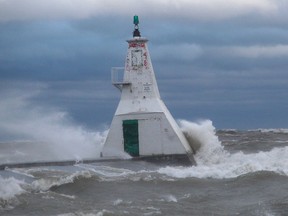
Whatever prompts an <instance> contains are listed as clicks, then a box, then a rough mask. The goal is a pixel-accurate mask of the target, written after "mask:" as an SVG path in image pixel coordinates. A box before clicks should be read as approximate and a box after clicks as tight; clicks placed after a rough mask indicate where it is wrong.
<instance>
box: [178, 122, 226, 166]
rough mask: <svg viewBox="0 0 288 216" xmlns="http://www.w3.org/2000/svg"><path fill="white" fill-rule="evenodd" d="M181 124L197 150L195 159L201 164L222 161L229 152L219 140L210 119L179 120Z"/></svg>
mask: <svg viewBox="0 0 288 216" xmlns="http://www.w3.org/2000/svg"><path fill="white" fill-rule="evenodd" d="M179 125H180V128H181V130H182V131H183V133H184V134H185V136H186V137H187V138H188V141H189V142H190V143H191V144H190V145H192V146H193V147H194V148H193V149H195V150H196V155H195V159H196V160H197V163H199V164H209V163H210V164H215V163H219V162H220V161H222V160H223V159H224V158H225V157H226V155H227V152H226V151H225V150H224V148H223V146H222V145H221V142H220V141H219V139H218V137H217V135H216V130H215V127H214V126H213V124H212V121H210V120H201V121H198V122H189V121H187V120H179Z"/></svg>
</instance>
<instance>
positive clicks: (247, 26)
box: [0, 0, 288, 130]
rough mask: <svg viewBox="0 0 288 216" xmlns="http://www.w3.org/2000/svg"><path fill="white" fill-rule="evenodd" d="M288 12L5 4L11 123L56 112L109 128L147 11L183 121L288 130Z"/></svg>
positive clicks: (267, 1) (167, 2)
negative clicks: (116, 73) (117, 72)
mask: <svg viewBox="0 0 288 216" xmlns="http://www.w3.org/2000/svg"><path fill="white" fill-rule="evenodd" d="M287 11H288V1H286V0H229V1H227V0H157V1H155V0H141V1H133V0H121V1H115V0H114V1H113V0H105V1H102V0H81V1H80V0H21V1H20V0H0V112H1V114H0V118H2V119H0V120H1V122H2V123H1V124H2V127H3V125H4V124H5V125H11V127H10V129H11V128H12V129H11V130H13V124H12V123H13V122H14V124H16V123H17V124H22V123H23V122H26V123H27V121H28V120H27V116H28V117H29V118H30V117H31V118H32V116H33V118H37V116H38V117H39V116H41V115H46V116H51V117H53V116H55V115H53V113H65V116H68V117H65V118H69V121H73V122H76V123H77V124H79V125H84V126H86V127H88V128H92V129H96V128H101V127H104V125H109V124H110V122H111V120H112V117H113V114H114V112H115V110H116V107H117V104H118V102H119V98H120V92H119V91H118V90H117V89H116V88H114V87H113V86H112V85H111V82H110V69H111V67H115V66H120V67H121V66H123V65H124V60H125V57H126V51H127V43H126V41H125V40H126V39H129V38H131V37H132V31H133V16H134V15H135V14H137V15H139V19H140V24H139V26H140V31H141V35H142V36H144V37H146V38H148V39H149V43H148V47H149V51H150V55H151V58H152V63H153V66H154V71H155V74H156V77H157V81H158V86H159V90H160V94H161V97H162V99H163V100H164V102H165V104H166V105H167V107H168V109H169V110H170V111H171V113H172V115H173V116H174V117H175V118H176V119H186V120H191V121H196V120H198V119H210V120H211V121H213V124H214V126H215V127H216V129H222V128H235V129H253V128H287V127H288V115H287V110H288V24H287V20H288V13H287ZM31 110H33V113H32V111H31ZM24 117H25V118H26V120H23V119H25V118H24ZM19 119H22V121H20V120H19ZM1 124H0V128H1ZM6 129H7V128H6Z"/></svg>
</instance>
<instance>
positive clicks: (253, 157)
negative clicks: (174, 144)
mask: <svg viewBox="0 0 288 216" xmlns="http://www.w3.org/2000/svg"><path fill="white" fill-rule="evenodd" d="M179 124H180V127H181V129H182V131H183V132H184V133H185V134H188V135H189V136H194V139H196V140H197V142H199V143H200V146H199V149H198V151H197V153H196V155H195V160H196V162H197V166H193V167H165V168H160V169H159V170H158V172H159V173H161V174H166V175H168V176H171V177H175V178H187V177H196V178H216V179H223V178H235V177H238V176H240V175H244V174H247V173H251V172H257V171H272V172H275V173H277V174H280V175H285V176H288V167H287V164H288V147H287V146H286V147H281V148H274V149H272V150H271V151H269V152H262V151H261V152H258V153H251V154H244V153H243V152H237V153H229V152H228V151H226V150H225V149H224V147H223V146H222V145H221V142H220V141H219V139H218V137H217V135H216V130H215V128H214V126H213V124H212V121H210V120H203V121H199V122H197V123H194V122H189V121H186V120H180V121H179Z"/></svg>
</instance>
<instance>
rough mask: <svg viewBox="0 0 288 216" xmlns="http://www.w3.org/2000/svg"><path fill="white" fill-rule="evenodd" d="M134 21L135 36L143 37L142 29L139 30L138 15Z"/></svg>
mask: <svg viewBox="0 0 288 216" xmlns="http://www.w3.org/2000/svg"><path fill="white" fill-rule="evenodd" d="M133 23H134V25H135V26H134V32H133V37H141V35H140V31H139V26H138V24H139V18H138V16H137V15H135V16H134V18H133Z"/></svg>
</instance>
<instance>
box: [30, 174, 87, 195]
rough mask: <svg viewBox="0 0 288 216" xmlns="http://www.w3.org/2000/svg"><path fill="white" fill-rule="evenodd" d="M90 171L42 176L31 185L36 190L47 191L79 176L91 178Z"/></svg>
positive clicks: (70, 181) (71, 181)
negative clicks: (53, 176)
mask: <svg viewBox="0 0 288 216" xmlns="http://www.w3.org/2000/svg"><path fill="white" fill-rule="evenodd" d="M91 176H92V175H91V173H90V172H89V171H78V172H75V173H73V174H72V175H68V176H62V177H60V178H41V179H38V180H35V181H33V182H32V184H31V186H32V189H33V190H36V191H47V190H49V189H50V188H51V187H53V186H60V185H64V184H68V183H73V182H74V181H75V179H77V178H80V177H82V178H91Z"/></svg>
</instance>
